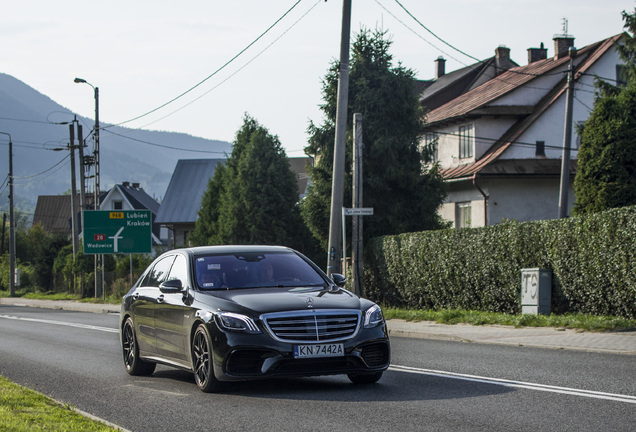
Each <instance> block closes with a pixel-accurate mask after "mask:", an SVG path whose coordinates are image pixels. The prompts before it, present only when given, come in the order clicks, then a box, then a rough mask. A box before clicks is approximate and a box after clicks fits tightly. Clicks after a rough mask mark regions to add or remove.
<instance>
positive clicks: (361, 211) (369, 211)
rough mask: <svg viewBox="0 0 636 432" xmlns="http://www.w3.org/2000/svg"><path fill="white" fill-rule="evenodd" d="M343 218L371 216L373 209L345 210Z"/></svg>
mask: <svg viewBox="0 0 636 432" xmlns="http://www.w3.org/2000/svg"><path fill="white" fill-rule="evenodd" d="M344 214H345V216H373V207H358V208H345V209H344Z"/></svg>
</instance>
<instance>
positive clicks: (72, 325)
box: [0, 315, 119, 333]
mask: <svg viewBox="0 0 636 432" xmlns="http://www.w3.org/2000/svg"><path fill="white" fill-rule="evenodd" d="M0 318H4V319H10V320H17V321H29V322H37V323H42V324H53V325H62V326H67V327H77V328H83V329H89V330H98V331H103V332H108V333H119V330H117V329H114V328H109V327H100V326H94V325H90V324H81V323H71V322H66V321H53V320H45V319H39V318H25V317H17V316H12V315H0Z"/></svg>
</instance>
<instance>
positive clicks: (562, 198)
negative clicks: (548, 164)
mask: <svg viewBox="0 0 636 432" xmlns="http://www.w3.org/2000/svg"><path fill="white" fill-rule="evenodd" d="M574 57H576V48H574V47H572V48H570V65H569V67H568V87H567V91H566V101H565V127H564V129H565V130H564V133H563V152H562V156H561V187H560V189H559V219H562V218H565V217H567V216H568V192H569V189H570V146H571V145H572V105H573V102H574Z"/></svg>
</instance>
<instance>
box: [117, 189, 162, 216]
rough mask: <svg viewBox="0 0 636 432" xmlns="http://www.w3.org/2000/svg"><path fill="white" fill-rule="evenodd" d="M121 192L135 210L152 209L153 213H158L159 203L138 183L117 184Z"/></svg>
mask: <svg viewBox="0 0 636 432" xmlns="http://www.w3.org/2000/svg"><path fill="white" fill-rule="evenodd" d="M116 187H117V188H118V189H119V190H120V191H121V193H122V194H123V195H124V196H125V197H126V198H127V199H128V201H129V202H130V204H131V205H132V206H133V207H134V208H135V210H145V209H148V210H150V211H151V212H152V213H153V214H155V215H156V214H157V212H158V211H159V203H158V202H157V201H156V200H155V199H154V198H153V197H151V196H150V195H148V194H147V193H146V191H145V190H144V189H143V188H140V187H139V185H138V184H137V183H133V184H132V185H131V184H130V183H128V182H125V183H122V184H120V185H116Z"/></svg>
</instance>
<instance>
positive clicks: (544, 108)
mask: <svg viewBox="0 0 636 432" xmlns="http://www.w3.org/2000/svg"><path fill="white" fill-rule="evenodd" d="M620 37H621V35H617V36H613V37H610V38H608V39H605V40H603V41H600V42H597V43H594V44H591V45H589V46H586V47H584V48H581V49H579V50H578V51H576V54H575V55H573V56H572V57H571V56H570V54H569V53H572V51H568V48H570V47H572V46H573V42H574V38H572V37H570V36H557V37H555V39H554V41H555V53H556V54H555V55H554V56H553V57H550V58H546V57H547V50H545V49H544V48H543V47H541V48H532V49H530V50H529V53H528V57H529V62H530V63H529V64H528V65H526V66H522V67H513V68H510V69H508V70H507V71H502V72H501V73H500V74H499V75H497V76H496V77H494V78H492V79H490V80H489V81H487V82H486V83H484V84H482V85H480V86H478V87H476V88H473V89H472V90H469V91H467V92H465V93H463V94H461V95H460V96H458V97H456V98H454V99H453V100H451V101H449V102H447V103H445V104H444V105H441V106H439V107H437V108H436V109H433V110H432V111H430V112H429V113H427V115H426V121H427V124H426V135H425V143H427V142H430V141H431V140H432V139H434V138H437V161H438V162H439V164H440V168H441V170H442V171H441V172H442V175H443V177H444V178H445V179H446V181H447V184H448V198H447V200H446V202H445V203H444V204H443V206H442V208H441V209H440V214H441V215H442V216H443V217H444V219H446V220H448V221H451V222H452V223H453V225H454V226H455V227H457V228H461V227H478V226H485V225H493V224H496V223H499V222H501V221H503V220H506V219H514V220H517V221H530V220H542V219H554V218H557V217H558V213H559V189H560V172H561V159H562V151H563V145H564V138H563V137H564V130H565V108H566V99H567V97H566V94H567V92H566V89H567V85H568V84H567V75H568V68H569V65H570V61H571V60H572V63H573V65H574V89H575V90H574V99H573V122H572V123H573V129H572V141H571V143H570V148H571V154H570V158H571V163H570V178H569V184H570V187H569V193H568V214H569V213H570V210H571V208H572V206H573V204H574V203H575V195H574V191H573V189H572V182H573V180H574V173H575V172H576V159H577V149H578V146H579V142H580V139H579V137H578V135H577V129H576V125H582V124H584V123H585V121H586V120H587V118H588V116H589V114H590V111H591V109H592V107H593V106H594V78H595V76H598V77H601V78H603V79H608V80H611V81H610V82H612V83H614V84H615V83H616V82H615V81H618V80H619V78H620V77H619V76H618V74H619V73H620V65H621V61H620V58H619V55H618V52H617V50H616V49H615V48H616V44H617V43H618V42H619V41H620ZM537 54H539V55H537ZM537 59H538V60H537ZM423 103H424V102H423Z"/></svg>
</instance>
